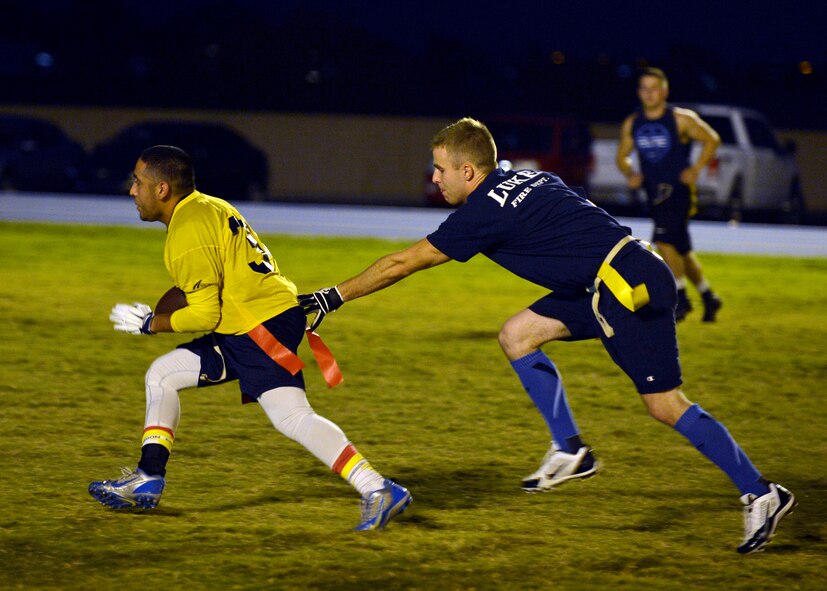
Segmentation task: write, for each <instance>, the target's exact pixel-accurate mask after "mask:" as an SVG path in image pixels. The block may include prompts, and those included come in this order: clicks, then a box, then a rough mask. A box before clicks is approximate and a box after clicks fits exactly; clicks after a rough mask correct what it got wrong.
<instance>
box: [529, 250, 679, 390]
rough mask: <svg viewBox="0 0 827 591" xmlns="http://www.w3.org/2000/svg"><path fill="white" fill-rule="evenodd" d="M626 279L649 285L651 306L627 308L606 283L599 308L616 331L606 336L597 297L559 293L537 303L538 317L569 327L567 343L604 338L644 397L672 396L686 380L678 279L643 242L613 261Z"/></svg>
mask: <svg viewBox="0 0 827 591" xmlns="http://www.w3.org/2000/svg"><path fill="white" fill-rule="evenodd" d="M612 267H614V268H615V269H616V270H617V271H618V272H619V273H620V274H621V276H623V278H624V279H626V281H627V282H628V283H629V284H630V285H632V286H636V285H639V284H640V283H645V284H646V288H647V290H648V291H649V303H648V304H646V305H645V306H644V307H643V308H641V309H640V310H638V311H637V312H631V311H630V310H628V309H627V308H625V307H624V306H623V305H622V304H621V303H620V302H619V301H618V300H617V299H616V298H615V297H614V296H613V295H612V293H611V292H610V291H609V289H608V287H606V285H605V284H601V285H600V287H599V289H600V303H599V305H598V310H599V311H600V313H601V314H602V315H603V317H604V318H605V319H606V320H607V321H608V323H609V324H610V325H611V327H612V328H613V329H614V336H613V337H611V338H608V337H606V335H605V333H604V332H603V329H602V328H601V327H600V324H599V323H598V321H597V318H596V317H595V315H594V311H593V310H592V294H590V293H586V292H585V290H584V293H583V295H582V296H577V297H572V298H565V297H559V296H555V294H554V293H550V294H549V295H547V296H545V297H543V298H541V299H539V300H538V301H536V302H534V303H533V304H532V305H531V306H529V309H530V310H531V311H532V312H534V313H535V314H539V315H540V316H545V317H547V318H555V319H557V320H559V321H561V322H562V323H563V324H565V325H566V328H568V329H569V332H570V333H571V337H569V338H567V339H565V340H567V341H581V340H585V339H594V338H600V340H601V341H602V342H603V346H604V347H605V348H606V351H608V353H609V355H610V356H611V358H612V360H614V362H615V363H616V364H617V365H618V367H620V368H621V369H622V370H623V371H624V372H625V373H626V375H628V376H629V377H630V378H631V379H632V381H633V382H634V384H635V387H636V388H637V391H638V392H639V393H640V394H654V393H657V392H667V391H669V390H672V389H673V388H677V387H678V386H680V385H681V383H682V382H683V381H682V379H681V367H680V360H679V356H678V339H677V335H676V332H675V304H676V303H677V293H676V289H675V279H674V277H673V276H672V272H671V271H670V270H669V267H667V266H666V264H665V263H664V262H663V261H662V260H661V259H660V258H659V257H657V256H655V255H654V254H652V253H651V252H649V251H648V250H646V249H645V248H644V247H642V246H641V245H640V244H638V243H636V242H632V243H630V244H628V245H626V246H625V247H624V248H623V249H622V250H621V251H620V253H619V254H618V255H617V256H616V257H615V259H614V261H612Z"/></svg>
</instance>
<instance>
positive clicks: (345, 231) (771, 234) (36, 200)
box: [0, 193, 827, 257]
mask: <svg viewBox="0 0 827 591" xmlns="http://www.w3.org/2000/svg"><path fill="white" fill-rule="evenodd" d="M236 205H237V207H238V209H239V210H240V211H241V213H242V214H243V215H244V217H246V218H247V220H248V221H249V222H250V224H251V225H252V226H253V227H254V228H255V229H256V231H257V232H259V233H262V234H294V235H304V236H313V235H316V236H318V235H324V236H367V237H377V238H388V239H402V240H413V239H417V238H422V237H423V236H425V235H426V234H428V233H429V232H431V231H432V230H433V229H435V228H436V227H437V226H438V225H439V224H440V222H442V220H444V219H445V217H446V216H447V215H448V214H449V213H450V210H443V209H425V208H421V209H420V208H401V207H400V208H397V207H373V206H354V205H304V204H301V205H297V204H284V203H266V204H264V203H245V202H241V203H237V204H236ZM0 220H13V221H30V222H52V223H71V224H95V225H100V224H104V225H116V226H138V225H141V226H145V227H148V224H144V223H143V222H141V221H140V220H139V219H138V215H137V212H136V211H135V206H134V204H133V202H132V200H131V199H130V198H129V197H123V198H116V197H94V196H66V195H52V194H22V193H0ZM620 221H621V222H622V223H624V224H625V225H627V226H630V227H631V228H632V231H633V233H634V234H635V235H636V236H639V237H641V238H644V239H647V238H649V237H650V236H651V233H652V226H651V223H650V222H649V221H648V220H645V219H641V218H620ZM692 239H693V241H694V245H695V250H697V251H699V252H719V253H740V254H767V255H789V256H808V257H827V228H822V227H801V226H773V225H761V224H741V225H738V226H730V225H728V224H726V223H724V222H704V221H696V222H692Z"/></svg>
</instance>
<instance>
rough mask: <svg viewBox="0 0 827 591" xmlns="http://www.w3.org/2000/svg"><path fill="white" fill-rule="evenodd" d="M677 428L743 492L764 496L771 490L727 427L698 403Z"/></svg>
mask: <svg viewBox="0 0 827 591" xmlns="http://www.w3.org/2000/svg"><path fill="white" fill-rule="evenodd" d="M675 430H676V431H678V433H680V434H681V435H683V436H684V437H686V438H687V439H688V440H689V441H690V442H691V443H692V445H694V446H695V447H696V448H697V449H698V451H700V452H701V453H702V454H703V455H705V456H706V457H707V458H709V460H711V461H712V462H713V463H714V464H715V465H716V466H718V467H719V468H720V469H721V470H723V471H724V472H725V473H726V475H727V476H729V477H730V479H731V480H732V482H734V483H735V486H737V487H738V490H740V491H741V494H742V495H745V494H747V493H752V494H754V495H758V496H761V495H764V494H766V493H768V492H769V487H768V486H767V482H766V481H765V480H764V479H763V478H762V477H761V473H760V472H759V471H758V470H757V469H756V468H755V466H754V465H753V464H752V462H751V461H750V459H749V458H748V457H747V454H745V453H744V450H742V449H741V446H739V445H738V444H737V443H736V442H735V440H734V439H733V438H732V435H730V434H729V431H727V429H726V427H724V426H723V425H722V424H721V423H719V422H718V421H717V420H715V418H713V417H712V416H711V415H709V414H708V413H707V412H706V411H705V410H704V409H702V408H701V407H700V406H698V405H697V404H693V405H692V406H690V407H689V408H688V409H686V412H685V413H683V415H682V416H681V418H680V419H678V422H677V423H675Z"/></svg>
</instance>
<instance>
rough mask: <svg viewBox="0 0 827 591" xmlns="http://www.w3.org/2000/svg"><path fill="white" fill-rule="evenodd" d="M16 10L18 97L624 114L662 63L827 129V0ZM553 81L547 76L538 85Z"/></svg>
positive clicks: (96, 1) (11, 27) (354, 1)
mask: <svg viewBox="0 0 827 591" xmlns="http://www.w3.org/2000/svg"><path fill="white" fill-rule="evenodd" d="M3 6H4V10H3V12H4V15H3V16H4V17H6V20H5V22H2V21H0V77H1V76H3V75H6V78H5V79H2V80H0V86H2V85H5V86H6V88H7V89H8V88H13V89H14V91H15V92H16V94H14V95H10V94H8V93H7V97H6V99H5V100H7V101H8V100H11V101H26V100H35V101H38V100H42V101H45V102H53V103H54V102H87V103H90V104H96V103H97V104H116V103H117V102H118V101H119V100H121V97H124V99H125V100H126V101H127V102H131V104H148V103H151V102H154V103H155V105H156V106H165V105H168V106H176V105H180V106H187V105H182V102H181V101H182V100H186V96H190V95H196V94H197V95H199V96H200V97H203V100H204V101H206V103H205V104H203V105H188V106H207V107H226V108H253V109H255V108H260V109H273V110H288V111H289V110H303V109H308V110H317V111H352V112H377V113H380V112H383V111H384V112H393V113H396V114H414V115H416V114H433V113H434V107H433V106H434V105H438V104H440V103H442V104H444V105H445V106H444V108H443V109H442V110H443V111H444V112H449V111H453V110H456V109H457V108H458V107H459V106H462V107H463V108H464V106H465V105H466V104H467V102H468V101H469V100H482V101H485V100H486V99H487V100H488V102H489V103H496V104H503V103H505V102H507V101H512V104H506V105H505V108H511V109H536V108H538V106H542V107H549V108H551V109H562V110H572V109H578V108H579V109H581V110H582V111H583V113H582V114H585V115H587V116H594V117H601V116H603V117H605V116H610V117H615V116H616V115H617V113H619V112H624V111H625V110H626V109H628V108H630V107H631V106H632V105H633V104H634V96H633V84H634V79H633V74H634V68H635V67H636V66H638V65H641V64H643V63H648V64H649V65H655V66H661V67H664V69H666V70H667V74H668V75H669V76H670V79H672V80H673V82H674V83H675V84H673V97H674V98H675V100H687V101H691V100H695V101H701V102H736V103H739V102H740V103H744V104H745V106H754V107H756V108H759V109H764V110H766V111H768V112H770V114H771V116H772V118H774V119H775V120H777V121H779V122H781V123H784V124H786V125H793V126H811V127H824V126H827V114H825V113H824V112H823V111H824V110H823V109H822V107H821V104H823V103H827V96H825V95H827V77H826V76H825V73H827V34H825V33H824V29H825V26H827V3H824V2H814V1H812V0H810V1H809V2H800V1H797V0H792V1H788V2H783V3H782V2H778V1H777V0H774V1H767V0H756V1H752V2H749V1H746V0H692V1H691V2H670V1H661V2H644V1H643V0H625V1H622V2H621V1H614V0H603V1H598V0H579V1H578V0H566V1H553V0H545V1H532V2H529V1H522V0H510V1H508V2H505V1H502V0H501V1H500V2H491V1H489V2H469V1H467V0H459V1H451V0H418V1H396V2H376V1H375V0H372V1H367V0H351V1H347V0H235V1H232V0H108V1H104V0H4V2H3ZM9 14H10V15H11V16H10V17H9V16H8V15H9ZM14 19H20V20H21V21H22V22H20V23H16V22H14ZM61 44H62V45H61ZM53 47H54V48H57V49H55V50H54V53H55V55H54V56H51V54H49V55H48V56H47V59H49V60H51V59H52V57H53V61H54V65H52V64H51V62H50V63H49V65H48V66H45V67H41V65H39V66H38V67H33V66H30V65H29V66H26V65H25V64H24V66H23V67H17V66H16V65H14V64H15V63H16V62H15V60H17V61H20V59H21V58H20V56H24V57H23V58H22V59H23V61H26V60H29V61H30V62H31V61H33V58H32V57H30V56H31V55H42V54H39V53H38V52H41V51H46V52H47V53H48V52H50V51H52V49H51V48H53ZM41 48H42V49H41ZM4 52H5V53H4ZM60 52H63V53H62V54H61V53H60ZM553 52H562V53H561V54H560V55H563V56H564V59H565V64H566V67H567V68H568V71H567V72H560V71H558V70H552V69H549V62H550V58H551V57H552V55H553ZM208 54H209V55H208ZM4 55H5V56H6V57H5V59H4ZM9 56H11V57H9ZM802 62H809V63H810V64H811V68H812V69H811V73H810V74H807V75H804V74H801V73H800V64H802ZM597 64H601V65H600V66H598V65H597ZM604 66H605V67H604ZM69 67H72V68H75V70H72V71H69V69H67V68H69ZM26 68H28V70H26ZM38 68H39V69H38ZM601 68H602V69H601ZM316 70H318V72H319V74H318V76H320V78H319V80H320V83H318V84H315V86H313V85H312V84H311V83H309V82H305V79H306V78H307V79H308V80H309V79H310V78H308V76H316V75H317V74H316V73H314V72H316ZM4 72H5V74H4ZM21 72H23V73H22V74H21ZM15 76H16V77H15ZM170 77H174V78H177V79H178V81H179V82H181V83H185V84H186V86H188V87H189V88H190V89H192V92H189V93H186V92H182V91H181V90H180V89H178V92H179V95H178V96H172V95H170V96H169V97H168V101H167V103H162V102H161V101H162V100H163V96H162V94H161V93H155V92H154V91H153V90H151V85H152V84H154V83H158V82H160V83H164V82H165V81H166V80H168V79H170ZM480 81H482V82H480ZM538 81H539V83H540V84H541V85H544V86H531V85H533V84H536V83H537V82H538ZM268 84H269V86H268ZM308 84H311V86H312V88H311V87H310V86H308ZM199 85H201V86H199ZM29 87H31V88H32V89H33V90H32V91H31V92H30V93H29V94H28V95H27V94H26V91H25V89H26V88H29ZM230 87H232V88H237V89H241V90H239V91H237V92H233V91H230V90H228V88H230ZM83 88H89V92H90V94H89V95H88V96H86V95H83V94H82V91H83ZM245 89H246V91H247V94H248V95H249V96H248V97H246V98H245V97H244V96H242V94H243V90H245ZM389 89H390V90H389ZM394 89H395V90H394ZM174 90H176V89H173V91H174ZM67 93H68V94H67ZM222 93H224V94H223V95H222ZM561 93H562V94H561ZM589 93H592V94H593V95H595V96H588V94H589ZM418 95H421V96H418ZM268 96H270V97H274V100H273V101H272V102H270V103H268V102H266V101H265V100H264V98H263V97H268ZM279 97H281V100H276V99H278V98H279ZM290 97H293V98H292V100H291V99H290ZM561 97H562V98H561ZM549 99H550V100H549ZM0 100H4V99H3V92H2V89H1V88H0ZM532 101H533V103H532ZM554 101H557V103H556V104H552V103H553V102H554ZM618 101H622V104H620V105H618V104H617V103H618ZM601 105H606V109H608V111H607V110H605V109H603V107H602V106H601ZM486 106H490V105H486Z"/></svg>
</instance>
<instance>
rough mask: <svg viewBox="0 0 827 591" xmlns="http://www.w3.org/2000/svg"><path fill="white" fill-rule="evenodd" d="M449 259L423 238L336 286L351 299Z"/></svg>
mask: <svg viewBox="0 0 827 591" xmlns="http://www.w3.org/2000/svg"><path fill="white" fill-rule="evenodd" d="M450 260H451V258H450V257H448V256H447V255H445V254H443V253H442V252H441V251H440V250H438V249H437V248H436V247H434V246H433V245H432V244H431V243H430V242H428V240H427V239H426V238H423V239H422V240H420V241H419V242H417V243H416V244H414V245H413V246H410V247H408V248H406V249H405V250H402V251H399V252H395V253H392V254H389V255H385V256H383V257H382V258H381V259H379V260H378V261H376V262H375V263H373V264H372V265H371V266H370V267H368V268H367V269H365V270H364V271H362V272H361V273H359V274H358V275H356V276H355V277H351V278H350V279H348V280H346V281H344V282H342V283H340V284H339V285H337V286H336V287H337V289H338V290H339V293H340V294H341V295H342V300H344V301H346V302H348V301H350V300H355V299H356V298H360V297H362V296H366V295H368V294H370V293H373V292H375V291H379V290H380V289H384V288H386V287H388V286H389V285H393V284H394V283H396V282H397V281H399V280H401V279H404V278H405V277H407V276H408V275H411V274H412V273H415V272H417V271H421V270H423V269H429V268H431V267H435V266H437V265H441V264H443V263H447V262H448V261H450Z"/></svg>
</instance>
